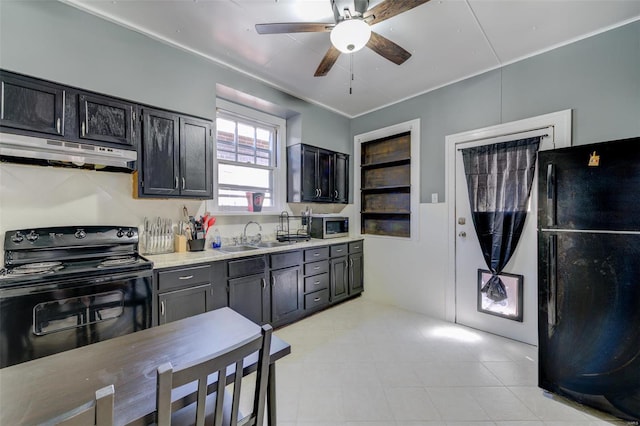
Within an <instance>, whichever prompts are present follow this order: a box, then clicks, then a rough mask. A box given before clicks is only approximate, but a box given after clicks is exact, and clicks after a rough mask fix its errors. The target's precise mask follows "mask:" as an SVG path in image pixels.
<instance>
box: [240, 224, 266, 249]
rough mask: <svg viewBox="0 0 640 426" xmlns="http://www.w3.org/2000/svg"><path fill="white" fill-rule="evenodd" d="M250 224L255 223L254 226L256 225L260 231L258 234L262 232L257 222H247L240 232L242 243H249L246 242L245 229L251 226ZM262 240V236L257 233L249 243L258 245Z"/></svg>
mask: <svg viewBox="0 0 640 426" xmlns="http://www.w3.org/2000/svg"><path fill="white" fill-rule="evenodd" d="M252 223H255V224H256V225H258V228H259V229H260V232H262V225H260V224H259V223H258V222H255V221H253V220H250V221H249V222H247V224H246V225H245V226H244V231H242V243H243V244H246V243H248V242H249V241H248V240H247V228H248V227H249V225H251V224H252ZM261 239H262V235H260V233H258V234H257V235H255V236H254V237H253V238H251V242H255V243H259V242H260V240H261Z"/></svg>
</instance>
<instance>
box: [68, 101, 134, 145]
mask: <svg viewBox="0 0 640 426" xmlns="http://www.w3.org/2000/svg"><path fill="white" fill-rule="evenodd" d="M78 108H79V109H78V116H79V119H80V135H79V137H80V139H87V140H91V141H100V142H107V143H112V144H116V145H122V146H123V148H132V147H134V146H135V142H134V137H135V132H134V128H135V121H134V112H135V109H136V106H135V105H134V104H132V103H128V102H124V101H120V100H117V99H113V98H109V97H106V96H100V95H92V94H86V93H82V94H80V95H79V96H78Z"/></svg>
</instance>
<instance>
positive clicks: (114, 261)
mask: <svg viewBox="0 0 640 426" xmlns="http://www.w3.org/2000/svg"><path fill="white" fill-rule="evenodd" d="M136 261H137V258H136V257H135V256H115V257H109V258H107V259H105V260H103V261H102V262H100V264H99V265H98V268H111V267H114V266H122V265H130V264H132V263H136Z"/></svg>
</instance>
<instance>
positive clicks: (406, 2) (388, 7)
mask: <svg viewBox="0 0 640 426" xmlns="http://www.w3.org/2000/svg"><path fill="white" fill-rule="evenodd" d="M428 1H429V0H402V1H395V0H385V1H383V2H382V3H378V4H377V5H376V6H375V7H373V8H371V9H369V10H367V11H366V12H365V13H364V14H363V15H362V18H363V19H364V20H365V21H366V22H367V23H368V24H369V25H374V24H377V23H378V22H382V21H384V20H386V19H389V18H393V17H394V16H396V15H398V14H400V13H402V12H406V11H407V10H411V9H413V8H414V7H416V6H420V5H421V4H424V3H426V2H428Z"/></svg>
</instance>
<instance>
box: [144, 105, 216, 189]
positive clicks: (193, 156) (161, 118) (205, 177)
mask: <svg viewBox="0 0 640 426" xmlns="http://www.w3.org/2000/svg"><path fill="white" fill-rule="evenodd" d="M141 115H142V123H143V124H142V135H141V144H140V157H141V161H142V170H141V173H140V172H139V173H138V193H137V194H136V195H137V196H140V197H157V196H164V197H182V198H212V197H213V165H212V162H213V142H212V141H211V122H210V121H207V120H201V119H197V118H192V117H186V116H181V115H179V114H175V113H172V112H167V111H160V110H154V109H146V108H145V109H143V110H142V112H141Z"/></svg>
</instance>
